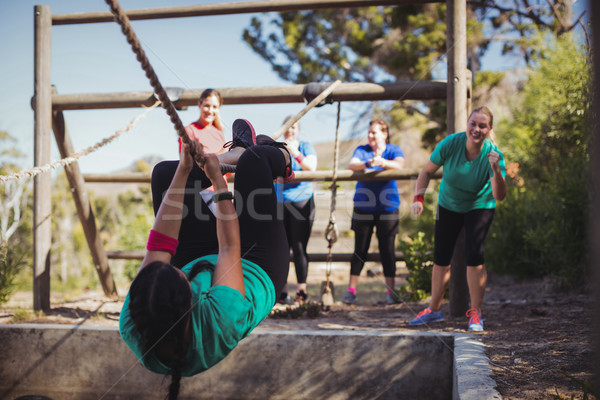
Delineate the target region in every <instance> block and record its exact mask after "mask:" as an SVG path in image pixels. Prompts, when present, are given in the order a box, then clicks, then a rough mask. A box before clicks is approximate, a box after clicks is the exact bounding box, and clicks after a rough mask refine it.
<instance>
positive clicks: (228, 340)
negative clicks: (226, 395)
mask: <svg viewBox="0 0 600 400" xmlns="http://www.w3.org/2000/svg"><path fill="white" fill-rule="evenodd" d="M199 260H207V261H209V262H210V263H211V264H212V265H213V267H212V268H206V269H204V270H203V271H201V272H199V273H198V274H197V275H196V276H195V277H194V279H193V280H192V282H191V285H192V304H193V310H192V331H193V335H192V340H191V343H190V346H189V348H188V352H187V355H186V363H185V366H184V367H183V370H182V375H183V376H192V375H196V374H198V373H200V372H202V371H206V370H207V369H209V368H210V367H212V366H213V365H215V364H217V363H218V362H219V361H221V360H222V359H224V358H225V357H226V356H227V355H228V354H229V353H230V352H231V351H232V350H233V349H234V348H235V347H236V346H237V344H238V342H239V341H240V340H242V339H243V338H245V337H246V336H248V334H249V333H250V332H252V330H253V329H254V328H255V327H256V326H257V325H258V324H259V323H260V322H261V321H262V320H263V319H265V318H266V317H267V316H268V315H269V313H270V312H271V309H272V308H273V305H275V288H274V286H273V283H272V282H271V279H270V278H269V277H268V275H267V274H266V273H265V271H264V270H263V269H262V268H260V267H259V266H258V265H256V264H254V263H253V262H250V261H248V260H244V259H242V265H243V271H244V284H245V293H246V297H245V298H244V297H243V296H242V294H241V293H240V292H239V291H237V290H235V289H232V288H230V287H227V286H219V285H216V286H211V285H212V276H213V272H214V265H215V263H216V262H217V255H216V254H215V255H209V256H205V257H200V258H198V259H196V260H194V261H192V262H190V263H189V264H187V265H186V266H185V267H183V268H182V271H183V272H185V273H186V275H188V276H189V273H190V271H191V269H192V267H193V266H194V264H195V263H196V262H197V261H199ZM119 332H120V333H121V337H122V338H123V341H124V342H125V344H127V346H128V347H129V348H130V349H131V351H133V353H134V354H135V355H136V357H137V358H138V359H139V360H140V361H141V362H142V364H143V365H144V367H146V368H147V369H149V370H150V371H152V372H156V373H159V374H164V375H166V374H169V373H170V369H169V367H167V366H166V365H165V364H163V363H162V362H161V361H160V360H159V359H158V357H156V355H155V354H154V352H153V351H150V352H148V354H146V355H144V354H143V350H142V343H141V335H140V333H139V332H138V331H137V329H136V328H135V325H134V323H133V320H132V319H131V315H130V313H129V294H127V297H126V298H125V302H124V304H123V309H122V310H121V317H120V320H119Z"/></svg>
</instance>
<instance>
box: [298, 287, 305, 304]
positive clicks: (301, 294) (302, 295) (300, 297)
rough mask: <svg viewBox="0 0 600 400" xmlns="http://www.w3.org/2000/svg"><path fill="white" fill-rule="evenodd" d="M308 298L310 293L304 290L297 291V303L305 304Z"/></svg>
mask: <svg viewBox="0 0 600 400" xmlns="http://www.w3.org/2000/svg"><path fill="white" fill-rule="evenodd" d="M306 300H308V294H307V293H306V292H305V291H304V290H298V291H296V303H298V304H304V303H306Z"/></svg>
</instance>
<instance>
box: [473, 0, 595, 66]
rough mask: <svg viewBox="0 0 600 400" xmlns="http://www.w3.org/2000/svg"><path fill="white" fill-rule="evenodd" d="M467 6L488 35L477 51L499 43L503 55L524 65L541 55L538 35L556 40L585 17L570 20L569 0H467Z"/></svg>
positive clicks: (483, 38)
mask: <svg viewBox="0 0 600 400" xmlns="http://www.w3.org/2000/svg"><path fill="white" fill-rule="evenodd" d="M469 3H470V7H471V8H472V9H473V11H474V13H475V14H476V15H477V17H478V18H479V19H481V20H486V21H487V25H488V27H489V28H488V31H489V34H488V35H486V36H485V37H482V38H481V41H480V47H481V49H483V50H484V51H485V49H487V46H488V45H489V43H491V42H492V41H500V42H502V43H503V49H502V53H503V54H509V53H513V54H518V55H520V56H522V57H523V58H524V60H525V62H526V63H527V64H529V63H530V61H532V60H534V59H536V58H537V57H538V56H539V52H540V51H541V48H540V47H539V46H538V44H539V41H538V40H537V37H538V34H539V33H551V34H552V35H554V36H556V37H560V36H562V35H564V34H566V33H569V32H572V31H573V30H574V29H575V27H576V26H577V25H578V24H580V23H581V19H582V17H583V14H584V13H585V12H584V13H582V14H581V15H579V16H578V17H577V19H575V20H574V19H573V9H572V3H573V1H572V0H512V1H511V2H498V1H496V0H470V2H469ZM582 26H583V25H582ZM583 28H584V29H585V27H583ZM481 55H483V54H481Z"/></svg>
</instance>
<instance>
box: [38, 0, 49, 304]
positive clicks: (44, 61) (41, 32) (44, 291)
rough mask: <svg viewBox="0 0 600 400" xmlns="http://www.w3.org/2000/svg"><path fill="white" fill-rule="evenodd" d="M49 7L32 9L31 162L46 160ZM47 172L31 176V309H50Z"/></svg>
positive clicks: (41, 162) (47, 157)
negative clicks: (32, 160)
mask: <svg viewBox="0 0 600 400" xmlns="http://www.w3.org/2000/svg"><path fill="white" fill-rule="evenodd" d="M51 22H52V21H51V12H50V7H49V6H35V8H34V78H33V79H34V101H33V109H34V128H33V129H34V133H33V134H34V139H33V140H34V164H35V165H36V166H41V165H45V164H48V163H49V162H50V129H51V118H52V97H51V96H52V94H51V84H50V56H51V42H50V31H51V28H52V23H51ZM51 187H52V182H51V175H50V172H44V173H41V174H39V175H36V176H35V177H34V178H33V309H34V310H36V311H39V310H42V311H48V310H50V246H51V241H52V220H51V213H52V203H51V197H52V190H51Z"/></svg>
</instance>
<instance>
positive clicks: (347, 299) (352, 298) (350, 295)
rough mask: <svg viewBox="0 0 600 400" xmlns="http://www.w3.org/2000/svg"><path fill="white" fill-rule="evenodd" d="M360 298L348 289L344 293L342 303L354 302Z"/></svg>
mask: <svg viewBox="0 0 600 400" xmlns="http://www.w3.org/2000/svg"><path fill="white" fill-rule="evenodd" d="M357 300H358V296H357V295H355V294H354V293H352V292H351V291H349V290H346V293H345V294H344V298H343V299H342V303H344V304H354V303H356V301H357Z"/></svg>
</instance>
